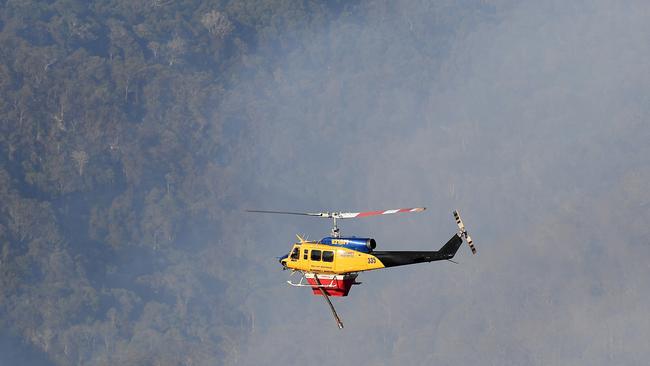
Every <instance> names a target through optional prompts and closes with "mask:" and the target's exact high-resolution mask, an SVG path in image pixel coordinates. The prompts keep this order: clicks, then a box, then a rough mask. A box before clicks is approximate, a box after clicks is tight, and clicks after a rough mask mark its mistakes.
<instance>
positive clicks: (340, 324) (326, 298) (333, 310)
mask: <svg viewBox="0 0 650 366" xmlns="http://www.w3.org/2000/svg"><path fill="white" fill-rule="evenodd" d="M314 279H315V280H316V283H317V284H318V289H319V290H320V293H321V294H322V295H323V297H324V298H325V301H327V304H328V305H329V306H330V310H332V315H334V320H335V321H336V325H337V326H338V327H339V329H343V322H342V321H341V318H339V315H338V314H337V313H336V309H334V305H332V301H330V297H329V295H328V294H327V292H326V291H325V289H323V287H324V286H323V285H322V284H321V283H320V279H319V278H318V275H316V274H314Z"/></svg>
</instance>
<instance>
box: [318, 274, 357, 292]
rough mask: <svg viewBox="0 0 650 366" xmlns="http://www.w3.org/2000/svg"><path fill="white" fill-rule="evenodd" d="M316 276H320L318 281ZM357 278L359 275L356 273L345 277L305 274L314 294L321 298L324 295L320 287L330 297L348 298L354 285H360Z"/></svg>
mask: <svg viewBox="0 0 650 366" xmlns="http://www.w3.org/2000/svg"><path fill="white" fill-rule="evenodd" d="M316 276H318V279H316ZM357 276H358V274H356V273H349V274H344V275H335V274H314V273H306V274H305V278H307V282H309V284H310V285H312V288H311V290H312V291H313V292H314V295H321V296H322V293H321V292H320V290H319V289H318V288H319V286H320V288H322V289H323V290H324V291H325V293H326V294H327V295H329V296H348V293H349V292H350V288H352V285H358V284H360V282H356V279H357Z"/></svg>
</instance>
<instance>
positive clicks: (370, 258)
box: [368, 257, 377, 264]
mask: <svg viewBox="0 0 650 366" xmlns="http://www.w3.org/2000/svg"><path fill="white" fill-rule="evenodd" d="M376 262H377V258H372V257H369V258H368V264H373V263H376Z"/></svg>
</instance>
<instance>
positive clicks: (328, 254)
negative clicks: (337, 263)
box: [323, 250, 334, 262]
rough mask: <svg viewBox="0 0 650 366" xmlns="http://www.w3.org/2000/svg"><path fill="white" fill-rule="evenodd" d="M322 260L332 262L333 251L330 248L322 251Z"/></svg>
mask: <svg viewBox="0 0 650 366" xmlns="http://www.w3.org/2000/svg"><path fill="white" fill-rule="evenodd" d="M323 262H334V252H333V251H331V250H325V251H323Z"/></svg>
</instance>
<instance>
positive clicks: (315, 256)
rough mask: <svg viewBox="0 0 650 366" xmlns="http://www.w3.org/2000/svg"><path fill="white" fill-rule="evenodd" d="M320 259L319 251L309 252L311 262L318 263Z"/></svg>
mask: <svg viewBox="0 0 650 366" xmlns="http://www.w3.org/2000/svg"><path fill="white" fill-rule="evenodd" d="M320 257H321V251H320V250H317V249H312V250H311V260H312V261H320Z"/></svg>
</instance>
